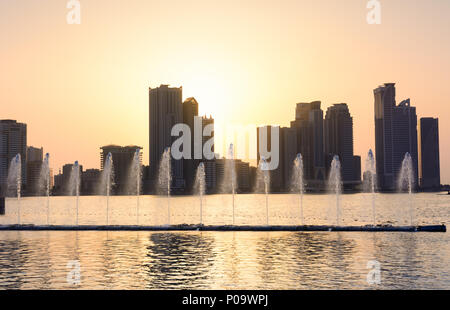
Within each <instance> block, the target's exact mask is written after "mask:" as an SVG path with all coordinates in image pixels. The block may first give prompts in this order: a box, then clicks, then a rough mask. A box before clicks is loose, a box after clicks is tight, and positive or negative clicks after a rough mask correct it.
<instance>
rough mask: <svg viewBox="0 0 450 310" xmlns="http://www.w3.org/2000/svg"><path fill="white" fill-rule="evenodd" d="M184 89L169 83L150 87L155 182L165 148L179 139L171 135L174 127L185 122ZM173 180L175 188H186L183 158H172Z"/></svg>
mask: <svg viewBox="0 0 450 310" xmlns="http://www.w3.org/2000/svg"><path fill="white" fill-rule="evenodd" d="M182 90H183V89H182V87H179V88H171V87H169V86H168V85H161V86H160V87H157V88H149V131H150V135H149V142H150V145H149V147H150V150H149V154H150V158H149V160H150V161H149V164H150V178H151V180H152V181H153V183H154V182H157V178H158V170H159V162H160V160H161V156H162V154H163V153H164V150H165V149H166V148H168V147H171V146H172V143H173V141H175V140H176V139H177V137H172V136H171V131H172V127H173V126H174V125H176V124H178V123H182V122H183V106H182ZM172 180H173V183H172V188H173V189H174V190H180V189H182V188H184V180H183V161H182V160H172ZM154 184H155V183H154Z"/></svg>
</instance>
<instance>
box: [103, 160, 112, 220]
mask: <svg viewBox="0 0 450 310" xmlns="http://www.w3.org/2000/svg"><path fill="white" fill-rule="evenodd" d="M113 186H114V163H113V158H112V154H111V153H108V155H106V159H105V163H104V165H103V171H102V175H101V181H100V190H101V191H102V192H104V195H105V196H106V225H108V224H109V196H111V190H112V187H113Z"/></svg>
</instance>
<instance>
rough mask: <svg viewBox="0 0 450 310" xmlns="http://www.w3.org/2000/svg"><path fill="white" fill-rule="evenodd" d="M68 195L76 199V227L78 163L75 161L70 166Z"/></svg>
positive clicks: (78, 198)
mask: <svg viewBox="0 0 450 310" xmlns="http://www.w3.org/2000/svg"><path fill="white" fill-rule="evenodd" d="M69 195H70V196H75V197H76V201H75V204H76V217H75V223H76V225H78V208H79V201H80V165H79V164H78V161H75V163H74V164H73V166H72V172H71V173H70V178H69ZM48 217H50V215H48Z"/></svg>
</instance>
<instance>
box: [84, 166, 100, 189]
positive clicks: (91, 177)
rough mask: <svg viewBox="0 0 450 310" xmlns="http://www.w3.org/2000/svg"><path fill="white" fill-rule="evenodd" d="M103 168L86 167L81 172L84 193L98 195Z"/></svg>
mask: <svg viewBox="0 0 450 310" xmlns="http://www.w3.org/2000/svg"><path fill="white" fill-rule="evenodd" d="M100 177H101V170H99V169H86V170H85V171H83V172H82V173H81V185H80V193H81V194H82V195H96V194H97V192H96V189H97V188H98V186H99V183H100Z"/></svg>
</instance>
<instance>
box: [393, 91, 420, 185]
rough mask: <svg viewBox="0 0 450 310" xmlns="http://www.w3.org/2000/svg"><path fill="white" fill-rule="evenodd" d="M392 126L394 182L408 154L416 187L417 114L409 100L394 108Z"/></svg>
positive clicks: (417, 165) (417, 158) (417, 159)
mask: <svg viewBox="0 0 450 310" xmlns="http://www.w3.org/2000/svg"><path fill="white" fill-rule="evenodd" d="M392 124H393V126H392V128H393V135H392V137H393V151H394V152H393V159H392V164H393V169H394V177H395V178H394V181H397V180H398V177H399V174H400V169H401V167H402V162H403V159H404V158H405V154H406V153H409V154H410V155H411V158H412V162H413V170H414V186H418V185H419V183H418V180H419V178H418V175H419V164H418V163H419V156H418V146H417V144H418V142H417V114H416V108H415V107H412V106H411V102H410V99H406V100H403V101H402V102H400V103H399V104H398V105H397V106H395V107H394V110H393V119H392Z"/></svg>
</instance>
